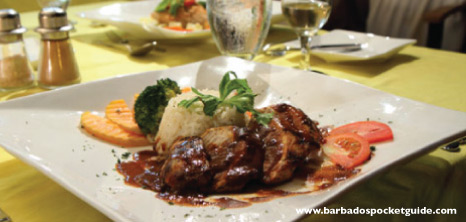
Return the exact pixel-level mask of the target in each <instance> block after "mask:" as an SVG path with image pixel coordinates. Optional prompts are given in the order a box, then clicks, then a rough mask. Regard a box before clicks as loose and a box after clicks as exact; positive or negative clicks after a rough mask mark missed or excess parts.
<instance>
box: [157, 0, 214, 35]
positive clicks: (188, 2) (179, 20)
mask: <svg viewBox="0 0 466 222" xmlns="http://www.w3.org/2000/svg"><path fill="white" fill-rule="evenodd" d="M151 18H152V20H153V21H154V22H155V23H156V25H158V26H159V27H163V28H167V29H171V30H176V31H188V32H189V31H200V30H205V29H210V26H209V21H208V20H207V11H206V3H205V1H196V0H162V1H161V2H160V3H159V4H158V5H157V7H156V8H155V10H154V12H152V14H151Z"/></svg>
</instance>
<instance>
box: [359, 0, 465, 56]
mask: <svg viewBox="0 0 466 222" xmlns="http://www.w3.org/2000/svg"><path fill="white" fill-rule="evenodd" d="M462 2H466V0H370V3H369V4H370V10H369V17H368V20H367V31H368V32H372V33H375V34H379V35H386V36H392V37H401V38H414V39H417V41H418V45H425V44H426V41H427V24H426V23H423V22H422V15H423V13H424V12H427V11H429V10H432V9H435V8H438V7H440V6H447V5H454V4H459V3H462ZM465 23H466V18H465V17H464V16H463V15H461V13H456V14H455V15H453V16H451V17H450V18H449V19H447V21H446V22H445V27H444V32H443V44H442V48H443V49H447V50H455V51H458V50H459V49H461V46H462V42H463V39H464V38H465V37H466V33H464V25H465Z"/></svg>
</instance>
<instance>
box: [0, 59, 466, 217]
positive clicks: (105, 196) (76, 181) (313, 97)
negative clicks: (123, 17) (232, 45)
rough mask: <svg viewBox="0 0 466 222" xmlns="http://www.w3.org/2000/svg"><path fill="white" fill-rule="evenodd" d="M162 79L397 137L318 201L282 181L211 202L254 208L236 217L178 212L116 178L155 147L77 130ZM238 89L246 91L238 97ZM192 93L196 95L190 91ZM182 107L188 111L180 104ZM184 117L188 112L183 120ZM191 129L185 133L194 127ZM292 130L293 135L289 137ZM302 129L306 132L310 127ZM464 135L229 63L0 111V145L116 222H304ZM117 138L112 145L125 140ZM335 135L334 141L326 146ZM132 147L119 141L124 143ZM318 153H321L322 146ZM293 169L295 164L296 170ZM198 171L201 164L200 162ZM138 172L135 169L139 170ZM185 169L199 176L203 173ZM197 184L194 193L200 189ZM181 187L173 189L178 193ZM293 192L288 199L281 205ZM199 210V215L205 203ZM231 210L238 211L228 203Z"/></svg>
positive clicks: (382, 102) (351, 88) (398, 108)
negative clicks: (314, 211) (309, 212)
mask: <svg viewBox="0 0 466 222" xmlns="http://www.w3.org/2000/svg"><path fill="white" fill-rule="evenodd" d="M228 71H235V72H236V74H237V76H238V78H240V79H247V83H249V86H250V88H251V89H252V92H253V93H252V94H251V93H250V91H249V89H248V87H247V88H244V87H245V86H246V84H245V82H244V81H243V80H235V79H234V78H233V76H231V79H227V80H228V81H223V80H225V75H224V74H225V73H226V72H228ZM166 78H170V79H172V80H173V81H175V82H177V84H178V85H179V87H180V88H184V87H195V88H197V89H199V90H201V91H202V90H203V89H209V90H219V89H220V90H221V91H224V89H226V91H229V90H228V89H233V88H235V89H237V90H236V93H233V95H232V97H226V98H225V99H227V100H229V99H230V100H229V101H230V102H233V101H235V100H234V99H233V98H236V97H235V96H238V95H241V98H246V100H247V98H250V97H254V95H257V97H255V105H254V107H257V108H259V107H266V106H270V105H273V104H278V103H286V104H290V105H293V106H295V107H297V108H298V109H299V110H302V112H303V113H305V114H306V115H307V116H308V117H309V118H311V119H312V120H313V121H317V122H319V123H320V124H319V127H321V128H325V127H324V126H331V125H334V126H340V125H345V124H348V123H353V122H356V121H363V122H369V121H367V120H368V119H370V120H375V121H378V122H381V123H385V124H386V125H389V127H390V128H391V130H392V131H393V136H394V137H393V138H390V140H389V141H386V142H383V143H378V144H377V145H376V146H377V147H376V150H375V151H373V152H372V154H371V158H370V160H369V161H364V162H360V163H359V164H360V165H359V166H357V167H355V168H354V169H355V170H357V172H356V174H354V175H353V176H352V177H349V178H348V179H346V180H343V181H340V182H337V183H334V184H333V185H332V181H326V182H325V184H321V185H323V186H321V187H320V188H321V189H320V190H318V191H315V192H308V191H310V189H309V188H312V187H313V185H312V184H309V183H308V182H309V181H307V182H306V181H303V180H288V181H286V182H285V183H281V184H280V185H279V186H278V187H276V188H277V189H281V190H286V191H287V192H288V193H286V192H272V193H270V192H269V193H267V192H266V193H265V194H264V193H262V194H263V195H262V196H259V197H257V195H255V194H254V189H252V191H251V190H249V192H248V191H244V190H243V191H242V192H239V193H238V192H235V193H230V194H224V193H220V194H215V195H209V196H208V198H213V199H214V200H215V198H216V200H218V198H223V199H222V200H230V199H231V198H232V199H235V200H241V202H245V201H244V200H248V201H250V202H253V203H252V204H249V205H248V204H246V205H241V204H240V205H236V207H237V208H228V207H221V205H220V206H219V205H211V204H206V205H203V206H197V207H195V206H190V205H189V204H188V205H183V204H179V201H180V200H183V198H182V196H169V197H172V199H169V200H167V199H164V197H167V196H161V195H160V193H157V192H154V191H152V190H151V189H149V188H148V187H145V188H146V189H142V188H144V187H136V186H129V185H127V184H125V182H124V181H125V178H124V177H123V176H122V175H121V174H120V173H118V170H121V169H120V168H118V167H117V166H118V165H119V164H122V163H127V162H129V163H131V161H133V160H132V158H135V156H133V157H132V156H131V154H135V153H138V152H140V151H143V150H149V151H151V152H153V151H152V150H153V148H152V146H142V147H139V148H124V147H122V146H121V145H114V144H112V143H109V142H105V141H104V140H101V139H98V138H97V137H95V136H98V135H99V134H94V135H92V134H90V133H87V132H86V130H87V128H88V127H90V128H89V129H91V128H92V127H91V126H89V125H85V124H84V122H83V121H82V118H83V116H84V114H86V115H88V114H89V115H94V119H91V120H97V119H99V118H100V120H103V122H104V124H106V123H107V122H108V121H107V120H105V119H103V118H105V117H104V116H107V117H110V116H112V115H113V116H114V114H125V113H126V114H127V113H130V110H128V109H124V108H117V109H113V110H114V111H115V112H113V114H112V112H107V110H108V106H107V104H109V102H110V101H118V100H122V99H123V100H125V101H127V102H128V104H131V103H132V101H134V97H135V94H139V93H141V92H142V91H143V90H144V91H145V88H146V87H148V86H151V85H153V84H156V83H157V81H158V80H162V79H166ZM228 82H234V83H228ZM219 83H221V84H220V86H219ZM157 84H159V83H157ZM115 86H121V87H115ZM242 87H243V89H245V90H238V89H241V88H242ZM155 88H157V87H155ZM191 90H193V92H194V88H192V89H191ZM178 93H180V92H178ZM180 95H183V94H180ZM141 97H142V98H144V97H145V96H144V93H141V94H139V96H138V97H137V98H138V99H137V100H139V98H141ZM206 98H208V99H206V101H211V102H214V104H216V101H218V100H217V99H218V98H217V99H215V98H214V97H209V96H207V97H206ZM158 101H160V100H158ZM236 101H238V100H236ZM241 101H243V100H241ZM119 104H122V103H121V102H120V103H119ZM241 104H243V105H252V104H248V103H246V104H244V103H241ZM184 105H186V106H187V105H188V104H187V103H184ZM117 107H118V106H117ZM130 107H131V105H130ZM283 107H289V106H288V105H284V106H283ZM171 109H172V110H178V111H181V112H184V113H186V110H185V111H183V110H184V108H183V107H180V106H173V107H171ZM201 110H202V109H201ZM299 110H298V111H297V110H296V109H295V110H293V111H292V112H293V113H294V114H292V115H291V116H289V117H292V118H285V120H286V121H289V120H293V119H294V118H295V117H298V118H301V117H299V116H302V115H301V114H302V113H301V111H299ZM87 111H90V112H87ZM135 112H137V110H136V109H135ZM277 112H281V111H277ZM176 113H178V112H170V113H169V114H171V115H172V117H175V115H177V114H176ZM189 113H190V112H187V114H188V115H190V114H189ZM300 113H301V114H300ZM253 114H254V113H253ZM295 114H299V115H295ZM254 115H255V114H254ZM97 116H100V117H99V118H97ZM433 117H435V118H433ZM172 119H174V120H172V121H173V122H178V123H179V121H180V119H176V118H172ZM207 119H208V118H207ZM162 121H164V117H163V118H162ZM183 121H186V119H185V120H183ZM187 121H189V119H188V120H187ZM97 122H98V121H90V122H87V123H91V124H93V123H97ZM187 123H188V124H184V125H185V126H188V125H191V126H192V125H193V124H192V123H190V122H187ZM296 123H297V122H295V123H294V124H291V125H289V126H292V127H294V126H296ZM299 123H300V124H301V123H305V124H310V122H309V121H307V122H306V121H304V122H301V121H300V122H299ZM84 125H85V126H84ZM162 125H163V123H162ZM194 125H195V124H194ZM349 125H352V124H349ZM166 126H169V124H168V125H166ZM465 126H466V114H465V113H463V112H458V111H453V110H448V109H444V108H440V107H436V106H432V105H428V104H424V103H420V102H416V101H412V100H409V99H405V98H401V97H398V96H395V95H391V94H387V93H385V92H382V91H378V90H375V89H371V88H368V87H365V86H362V85H359V84H355V83H352V82H349V81H344V80H340V79H336V78H332V77H328V76H324V75H319V74H316V73H311V72H305V71H300V70H296V69H290V68H284V67H278V66H272V65H268V64H261V63H255V62H251V61H245V60H241V59H237V58H231V57H218V58H214V59H210V60H206V61H202V62H197V63H193V64H188V65H184V66H179V67H174V68H171V69H166V70H159V71H151V72H145V73H138V74H133V75H124V76H119V77H115V78H109V79H104V80H99V81H94V82H89V83H84V84H79V85H74V86H69V87H65V88H61V89H57V90H53V91H49V92H44V93H40V94H36V95H32V96H26V97H23V98H19V99H14V100H11V101H6V102H1V103H0V145H1V146H3V147H4V148H6V150H7V151H8V152H9V153H11V154H13V155H14V156H16V157H18V158H19V159H21V160H23V161H25V162H26V163H28V164H30V165H32V166H33V167H35V168H37V169H38V170H39V171H41V172H42V173H44V174H45V175H47V176H48V177H50V178H51V179H53V180H55V181H57V182H58V183H59V184H60V185H62V186H63V187H64V188H66V189H68V190H69V191H70V192H72V193H74V194H75V195H76V196H78V197H80V198H81V199H82V200H84V201H86V202H87V203H89V204H90V205H92V206H94V207H95V208H96V209H98V210H100V211H101V212H103V213H104V214H105V215H107V216H108V217H109V218H111V219H112V220H115V221H172V220H175V221H277V220H280V221H293V220H296V219H297V218H299V217H301V216H302V215H299V214H297V213H296V208H316V207H321V206H323V205H325V204H327V203H328V202H329V201H331V200H333V199H335V198H337V197H338V196H339V195H341V194H342V193H344V192H345V191H348V189H350V188H351V187H354V186H356V185H357V184H359V183H361V182H362V181H365V180H367V179H368V178H370V177H372V176H374V175H376V174H378V173H380V172H382V171H383V170H386V169H387V168H389V167H391V166H393V165H395V164H398V163H400V162H403V161H407V160H409V159H412V158H414V157H416V156H419V155H422V154H425V153H426V152H429V151H431V150H433V149H435V148H437V147H438V146H439V145H441V144H444V143H446V142H449V141H451V140H453V139H455V138H459V137H461V136H464V135H465V134H466V129H465ZM83 127H84V129H83ZM110 128H112V127H110ZM169 128H170V127H169ZM336 129H338V128H336ZM336 129H335V130H336ZM340 129H342V128H340ZM160 130H162V129H161V128H160ZM117 131H118V132H117V134H118V135H119V133H121V132H122V131H121V130H117ZM172 131H173V130H172ZM174 131H177V130H174ZM97 132H98V131H97ZM301 133H302V132H301ZM331 134H332V131H331V132H330V136H331ZM126 135H128V134H126ZM132 135H133V134H132ZM288 135H292V134H288ZM293 135H295V136H296V135H300V133H298V134H293ZM117 137H118V136H117ZM117 137H114V139H115V138H117ZM128 138H129V137H124V138H123V139H124V140H125V141H126V139H128ZM133 138H134V137H133ZM327 138H329V137H327ZM107 139H108V138H107ZM120 139H121V138H120ZM203 139H205V138H203ZM299 141H300V144H303V142H304V144H305V143H307V142H306V140H299ZM188 144H189V143H188ZM237 144H241V143H237ZM272 145H273V143H272ZM314 145H316V144H314ZM123 146H125V145H124V144H123ZM323 147H324V148H323V149H324V152H325V153H326V151H325V149H326V147H325V145H324V146H323ZM327 148H328V147H327ZM156 149H158V148H156ZM352 152H353V151H352ZM193 153H196V152H193ZM141 156H144V155H140V156H139V158H141ZM172 157H174V156H172ZM295 157H296V156H295ZM173 159H175V160H176V158H172V160H173ZM298 159H299V158H298ZM298 159H296V158H294V160H298ZM195 162H196V163H198V162H201V159H199V161H195ZM251 162H254V161H251ZM179 163H182V161H181V162H179ZM246 164H248V162H246ZM136 165H137V166H140V165H138V164H137V163H136ZM149 165H150V164H149ZM173 166H175V165H173ZM203 166H207V165H203ZM285 166H287V165H285ZM288 167H290V166H289V165H288V166H287V167H284V168H282V169H283V170H286V169H288ZM349 167H351V166H349ZM172 169H178V170H179V169H184V168H179V167H178V168H177V167H173V168H172ZM186 169H191V170H192V169H194V170H196V169H199V170H200V169H203V167H199V168H189V167H188V168H186ZM184 172H189V170H187V171H184ZM336 172H337V173H338V172H339V171H338V170H337V171H336ZM282 175H283V174H282ZM341 178H342V177H341V175H338V180H341ZM181 179H182V180H183V179H184V178H181ZM191 179H193V178H191ZM135 181H136V180H135ZM175 181H176V180H175ZM194 181H195V182H194V183H193V184H195V183H198V182H196V180H194ZM168 182H169V181H168ZM181 182H182V181H180V183H174V184H175V185H176V184H182V183H181ZM334 182H335V181H334ZM328 183H330V186H328V185H329V184H328ZM184 184H185V185H186V183H184ZM314 185H315V184H314ZM188 186H189V184H188ZM220 187H221V186H220ZM256 191H257V190H256ZM244 192H246V193H244ZM290 192H291V194H294V195H286V194H290ZM299 192H304V193H299ZM306 192H307V193H306ZM228 198H230V199H228ZM251 198H252V199H251ZM191 200H192V199H191ZM197 203H199V204H201V205H202V203H205V202H197ZM229 203H230V204H231V203H233V204H239V203H238V202H234V201H231V202H229ZM223 206H228V205H223ZM277 209H279V210H277Z"/></svg>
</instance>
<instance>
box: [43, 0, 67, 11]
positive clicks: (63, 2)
mask: <svg viewBox="0 0 466 222" xmlns="http://www.w3.org/2000/svg"><path fill="white" fill-rule="evenodd" d="M37 3H39V5H40V7H41V8H45V7H58V8H61V9H63V10H65V11H66V8H68V5H69V4H70V0H37Z"/></svg>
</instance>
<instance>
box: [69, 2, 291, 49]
mask: <svg viewBox="0 0 466 222" xmlns="http://www.w3.org/2000/svg"><path fill="white" fill-rule="evenodd" d="M160 2H161V0H151V1H134V2H125V3H115V4H111V5H107V6H103V7H101V8H97V9H92V10H88V11H83V12H79V13H77V15H78V16H80V17H82V18H85V19H90V20H94V21H98V22H101V23H104V24H109V25H113V26H116V27H118V28H119V29H121V30H123V31H125V32H128V33H131V34H133V35H134V36H137V37H138V38H141V39H185V40H186V39H193V40H194V39H205V38H208V37H210V36H211V34H210V30H202V31H192V32H184V31H174V30H170V29H165V28H160V27H157V26H154V25H153V24H152V22H150V19H148V18H149V17H150V14H151V13H152V12H153V11H154V9H155V7H156V6H157V5H158V4H159V3H160ZM282 18H283V17H282V13H281V6H280V2H277V1H274V2H273V4H272V23H274V22H278V21H280V20H282Z"/></svg>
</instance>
